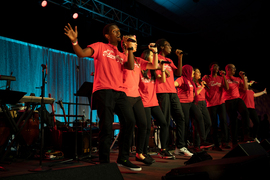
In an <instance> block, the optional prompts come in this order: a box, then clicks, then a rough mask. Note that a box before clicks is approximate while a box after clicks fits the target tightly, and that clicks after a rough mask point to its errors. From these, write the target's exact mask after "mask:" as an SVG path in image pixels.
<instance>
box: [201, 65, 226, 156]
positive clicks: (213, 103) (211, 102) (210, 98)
mask: <svg viewBox="0 0 270 180" xmlns="http://www.w3.org/2000/svg"><path fill="white" fill-rule="evenodd" d="M209 70H210V72H211V74H210V75H205V76H204V77H203V78H202V80H203V81H205V82H206V85H207V86H208V87H209V89H208V88H204V89H205V100H206V103H207V108H208V111H209V114H210V117H211V121H212V130H211V137H212V139H213V142H214V146H213V147H212V149H213V150H216V151H222V149H221V148H224V149H229V148H231V147H230V146H229V134H228V124H227V117H226V116H227V115H226V106H225V100H224V98H223V91H224V90H228V89H229V85H228V83H227V81H226V77H225V71H222V70H219V66H218V64H217V63H216V62H213V63H211V64H210V65H209ZM218 74H220V76H219V75H218ZM218 117H219V123H220V129H221V133H222V137H219V133H218V129H219V124H218ZM220 140H221V142H222V143H221V147H220Z"/></svg>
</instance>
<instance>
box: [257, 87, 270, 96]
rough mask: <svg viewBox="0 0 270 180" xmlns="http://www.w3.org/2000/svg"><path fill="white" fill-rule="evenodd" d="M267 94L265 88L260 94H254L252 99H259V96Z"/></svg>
mask: <svg viewBox="0 0 270 180" xmlns="http://www.w3.org/2000/svg"><path fill="white" fill-rule="evenodd" d="M264 94H267V92H266V88H265V89H264V90H263V91H262V92H258V93H254V97H259V96H261V95H264Z"/></svg>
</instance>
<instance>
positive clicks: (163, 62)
mask: <svg viewBox="0 0 270 180" xmlns="http://www.w3.org/2000/svg"><path fill="white" fill-rule="evenodd" d="M158 63H161V64H171V62H170V61H160V60H158Z"/></svg>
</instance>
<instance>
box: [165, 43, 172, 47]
mask: <svg viewBox="0 0 270 180" xmlns="http://www.w3.org/2000/svg"><path fill="white" fill-rule="evenodd" d="M164 46H168V47H172V46H171V45H170V44H164Z"/></svg>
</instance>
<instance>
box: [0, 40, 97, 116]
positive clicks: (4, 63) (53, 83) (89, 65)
mask: <svg viewBox="0 0 270 180" xmlns="http://www.w3.org/2000/svg"><path fill="white" fill-rule="evenodd" d="M0 47H1V48H0V62H1V63H0V75H10V74H11V72H13V76H15V77H16V81H13V82H11V89H12V90H14V91H23V92H27V94H26V95H28V96H29V95H30V93H35V95H36V96H40V95H41V89H38V88H37V87H41V85H42V67H41V64H46V63H47V65H48V75H47V79H46V80H47V84H46V85H45V96H46V97H48V94H49V93H51V95H52V97H53V98H55V101H58V100H63V102H72V103H75V102H76V97H75V96H74V93H76V91H77V89H78V87H80V86H81V85H82V84H83V83H84V82H85V81H88V82H93V76H91V73H92V72H94V61H93V59H92V58H78V57H77V56H76V55H75V54H71V53H67V52H63V51H58V50H55V49H51V48H47V47H42V46H37V45H34V44H30V43H25V42H22V41H17V40H13V39H9V38H6V37H2V36H0ZM77 66H79V72H78V76H79V78H78V82H77V69H76V68H77ZM77 86H78V87H77ZM0 87H1V89H5V88H6V81H0ZM78 100H79V101H78V102H79V103H88V99H87V98H84V97H80V98H78ZM54 104H55V109H56V113H57V114H62V110H61V109H60V107H59V105H57V104H56V103H54ZM46 108H47V110H48V111H49V112H51V106H50V105H46ZM64 108H65V111H66V113H67V109H68V106H67V105H64ZM84 110H85V115H86V118H90V107H89V106H79V108H78V114H81V115H82V114H83V111H84ZM70 114H73V115H75V106H71V110H70ZM93 117H94V119H93V121H95V119H96V112H94V113H93ZM57 119H59V120H61V121H64V119H63V118H57ZM73 120H74V119H70V121H73Z"/></svg>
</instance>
